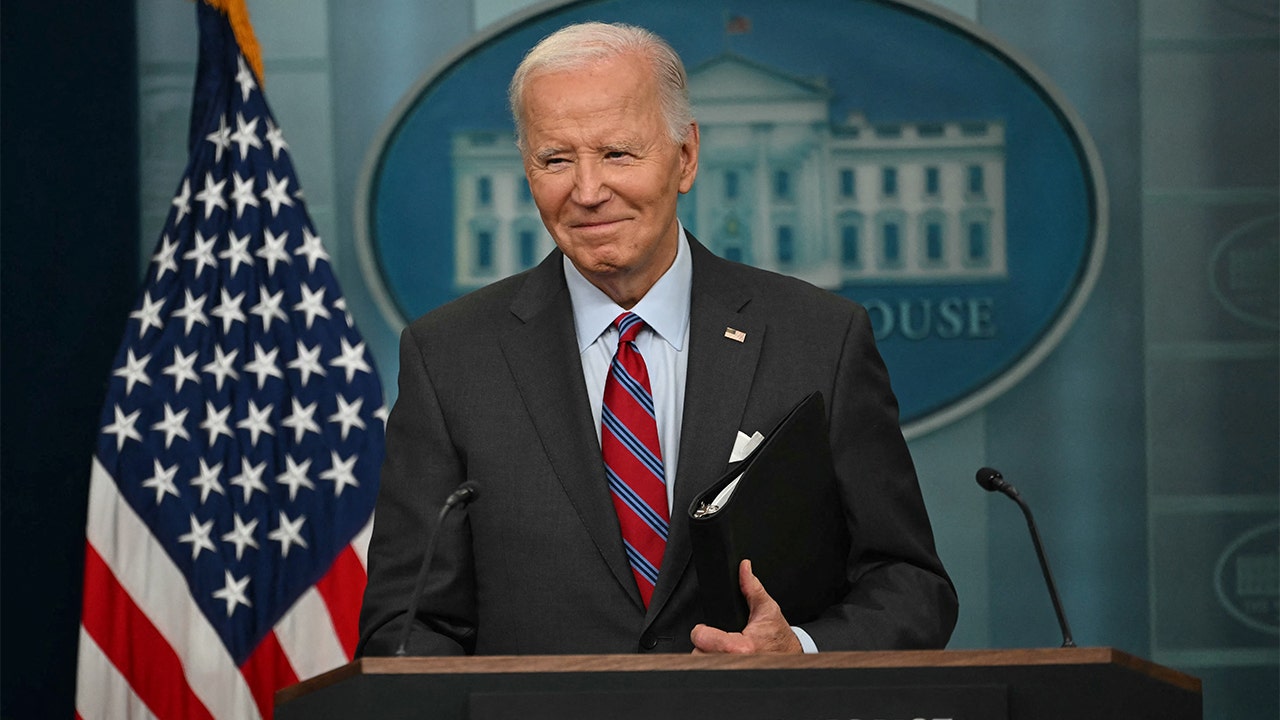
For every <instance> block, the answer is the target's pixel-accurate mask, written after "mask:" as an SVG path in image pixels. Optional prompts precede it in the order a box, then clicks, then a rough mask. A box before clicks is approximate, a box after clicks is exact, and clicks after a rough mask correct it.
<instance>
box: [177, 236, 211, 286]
mask: <svg viewBox="0 0 1280 720" xmlns="http://www.w3.org/2000/svg"><path fill="white" fill-rule="evenodd" d="M217 243H218V236H216V235H215V236H213V237H211V238H209V239H208V240H206V239H205V238H204V235H201V234H200V231H199V230H197V231H196V246H195V247H194V248H192V249H190V250H188V251H186V252H184V253H182V259H184V260H195V261H196V279H197V280H199V279H200V273H202V272H204V269H205V268H206V267H209V268H213V270H214V272H217V270H218V261H217V260H216V259H214V257H213V246H214V245H216V244H217Z"/></svg>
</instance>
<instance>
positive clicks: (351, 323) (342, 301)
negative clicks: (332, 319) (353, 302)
mask: <svg viewBox="0 0 1280 720" xmlns="http://www.w3.org/2000/svg"><path fill="white" fill-rule="evenodd" d="M333 307H334V308H335V309H338V310H341V311H342V315H343V316H344V317H345V318H346V319H347V327H355V326H356V321H355V318H353V317H351V313H350V312H348V311H347V299H346V298H344V297H340V298H338V299H337V300H334V301H333Z"/></svg>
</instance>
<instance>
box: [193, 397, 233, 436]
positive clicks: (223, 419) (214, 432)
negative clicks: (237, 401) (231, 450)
mask: <svg viewBox="0 0 1280 720" xmlns="http://www.w3.org/2000/svg"><path fill="white" fill-rule="evenodd" d="M230 414H231V406H230V405H228V406H226V407H224V408H222V409H221V410H219V409H218V408H217V407H215V406H214V404H213V402H212V401H210V400H205V401H204V422H202V423H200V429H201V430H204V431H205V432H207V433H209V447H213V444H214V443H215V442H217V441H218V436H219V435H226V436H227V437H229V438H231V439H233V440H234V439H235V437H236V436H235V434H234V433H232V432H231V427H230V426H229V425H227V416H228V415H230Z"/></svg>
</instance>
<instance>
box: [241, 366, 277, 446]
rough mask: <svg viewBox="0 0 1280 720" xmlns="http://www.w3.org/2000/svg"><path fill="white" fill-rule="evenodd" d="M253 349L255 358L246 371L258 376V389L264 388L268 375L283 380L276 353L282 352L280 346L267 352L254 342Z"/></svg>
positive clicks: (245, 367) (246, 367)
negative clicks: (277, 364)
mask: <svg viewBox="0 0 1280 720" xmlns="http://www.w3.org/2000/svg"><path fill="white" fill-rule="evenodd" d="M253 349H254V356H253V360H251V361H249V362H247V363H245V364H244V371H245V372H251V373H253V374H254V375H257V376H258V389H259V390H261V389H262V386H263V385H265V384H266V383H267V378H268V377H278V378H280V379H281V380H283V379H284V373H283V372H281V371H280V368H279V367H277V366H276V355H279V354H280V348H271V352H266V351H265V350H263V349H262V345H261V344H260V343H254V344H253ZM255 442H256V441H255Z"/></svg>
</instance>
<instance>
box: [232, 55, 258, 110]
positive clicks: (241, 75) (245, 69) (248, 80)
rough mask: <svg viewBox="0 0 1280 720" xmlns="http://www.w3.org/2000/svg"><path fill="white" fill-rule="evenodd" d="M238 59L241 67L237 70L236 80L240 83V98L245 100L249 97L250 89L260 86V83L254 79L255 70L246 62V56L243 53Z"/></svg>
mask: <svg viewBox="0 0 1280 720" xmlns="http://www.w3.org/2000/svg"><path fill="white" fill-rule="evenodd" d="M236 60H238V61H239V62H240V69H239V71H237V72H236V82H237V83H239V84H240V100H241V101H242V102H243V101H247V100H248V99H249V91H250V90H253V89H254V88H256V87H258V84H257V83H256V82H254V81H253V71H251V70H250V69H249V66H248V65H245V64H244V56H243V55H241V56H240V57H237V58H236Z"/></svg>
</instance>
